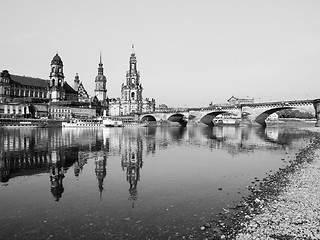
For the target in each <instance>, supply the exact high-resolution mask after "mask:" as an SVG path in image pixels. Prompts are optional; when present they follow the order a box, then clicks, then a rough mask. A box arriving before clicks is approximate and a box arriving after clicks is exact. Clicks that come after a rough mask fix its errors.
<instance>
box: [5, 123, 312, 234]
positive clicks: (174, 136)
mask: <svg viewBox="0 0 320 240" xmlns="http://www.w3.org/2000/svg"><path fill="white" fill-rule="evenodd" d="M309 141H310V139H309V136H308V134H307V133H303V132H295V131H293V130H290V129H286V128H266V129H263V128H249V127H213V128H212V127H211V128H210V127H205V126H194V127H193V126H188V127H186V128H182V127H145V128H143V127H141V128H139V127H135V128H104V129H60V128H56V129H55V128H47V129H46V128H42V129H0V147H1V159H0V171H1V172H0V174H1V175H0V177H1V185H0V229H1V231H0V239H184V238H186V239H203V232H202V231H201V229H200V227H201V226H202V225H204V224H205V223H207V222H209V221H211V220H214V219H215V218H216V215H217V214H218V213H219V212H223V211H226V210H228V209H229V208H231V207H232V206H236V205H237V204H238V203H239V202H240V201H241V199H242V198H243V197H245V196H247V195H248V194H249V190H248V186H253V187H256V186H258V185H259V181H262V179H263V178H265V177H267V176H268V174H270V172H275V171H276V170H277V169H279V168H281V167H284V166H286V165H287V164H288V163H289V162H290V161H293V160H294V156H295V153H296V152H297V151H298V150H299V149H300V148H301V147H303V146H305V145H306V144H308V142H309Z"/></svg>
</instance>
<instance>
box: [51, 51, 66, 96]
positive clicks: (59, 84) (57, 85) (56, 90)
mask: <svg viewBox="0 0 320 240" xmlns="http://www.w3.org/2000/svg"><path fill="white" fill-rule="evenodd" d="M49 77H50V82H49V87H50V90H51V100H52V101H53V102H56V101H60V100H64V98H65V92H64V89H63V85H64V74H63V62H62V60H61V58H60V56H59V55H58V53H57V54H56V55H55V56H54V57H53V59H52V61H51V72H50V76H49Z"/></svg>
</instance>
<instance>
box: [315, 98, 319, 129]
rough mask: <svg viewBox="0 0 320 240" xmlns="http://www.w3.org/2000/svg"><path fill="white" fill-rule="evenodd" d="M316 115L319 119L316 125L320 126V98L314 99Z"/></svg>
mask: <svg viewBox="0 0 320 240" xmlns="http://www.w3.org/2000/svg"><path fill="white" fill-rule="evenodd" d="M313 106H314V111H315V116H316V119H317V122H316V127H320V99H315V100H314V101H313Z"/></svg>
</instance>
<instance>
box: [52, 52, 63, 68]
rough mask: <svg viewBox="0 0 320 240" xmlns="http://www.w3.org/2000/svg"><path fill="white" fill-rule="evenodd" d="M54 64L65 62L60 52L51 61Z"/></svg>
mask: <svg viewBox="0 0 320 240" xmlns="http://www.w3.org/2000/svg"><path fill="white" fill-rule="evenodd" d="M53 64H57V65H63V62H62V60H61V58H60V56H59V55H58V53H57V54H56V55H55V56H54V57H53V59H52V61H51V65H53Z"/></svg>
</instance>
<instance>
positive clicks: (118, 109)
mask: <svg viewBox="0 0 320 240" xmlns="http://www.w3.org/2000/svg"><path fill="white" fill-rule="evenodd" d="M142 91H143V87H142V84H141V82H140V72H139V71H138V70H137V58H136V54H135V53H134V46H132V53H131V56H130V59H129V70H128V71H127V74H126V83H125V84H124V83H123V84H122V86H121V97H120V98H116V99H110V101H109V114H110V115H111V116H129V115H135V114H138V115H139V114H142V113H145V112H153V111H154V110H155V106H156V103H155V99H153V98H152V99H149V98H146V99H143V97H142Z"/></svg>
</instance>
